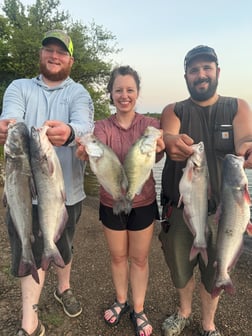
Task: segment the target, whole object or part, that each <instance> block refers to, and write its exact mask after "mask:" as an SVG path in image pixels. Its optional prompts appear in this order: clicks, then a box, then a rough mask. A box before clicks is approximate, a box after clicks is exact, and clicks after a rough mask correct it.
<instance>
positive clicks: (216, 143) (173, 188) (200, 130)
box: [161, 96, 238, 213]
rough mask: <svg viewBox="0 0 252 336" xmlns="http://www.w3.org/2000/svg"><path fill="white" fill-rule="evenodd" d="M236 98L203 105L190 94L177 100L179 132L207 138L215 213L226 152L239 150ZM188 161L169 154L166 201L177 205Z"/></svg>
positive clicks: (197, 138) (165, 171) (211, 203)
mask: <svg viewBox="0 0 252 336" xmlns="http://www.w3.org/2000/svg"><path fill="white" fill-rule="evenodd" d="M237 108H238V102H237V99H236V98H231V97H221V96H220V97H219V99H218V100H217V102H216V103H215V104H213V105H211V106H206V107H202V106H199V105H197V104H195V103H194V102H193V101H192V100H191V99H190V98H189V99H186V100H184V101H181V102H178V103H176V104H175V108H174V112H175V114H176V116H177V117H178V118H179V119H180V123H181V127H180V131H179V133H186V134H188V135H189V136H190V137H191V138H192V139H193V140H194V143H195V144H196V143H199V142H200V141H203V142H204V146H205V152H206V158H207V163H208V169H209V177H210V200H209V212H210V213H214V212H215V210H216V207H217V206H218V204H219V201H220V185H221V167H222V161H223V158H224V156H225V155H226V154H228V153H231V154H234V153H235V148H234V135H233V119H234V117H235V114H236V113H237ZM185 165H186V161H184V162H176V161H172V160H171V159H170V157H169V156H168V155H167V158H166V161H165V165H164V169H163V173H162V195H161V201H162V203H163V204H165V203H167V202H171V204H174V205H175V206H177V204H178V200H179V181H180V179H181V176H182V173H183V171H182V169H183V168H184V167H185Z"/></svg>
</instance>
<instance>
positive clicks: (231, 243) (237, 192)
mask: <svg viewBox="0 0 252 336" xmlns="http://www.w3.org/2000/svg"><path fill="white" fill-rule="evenodd" d="M243 164H244V158H243V157H241V156H235V155H233V154H227V155H226V156H225V159H224V161H223V166H222V186H221V202H220V206H219V208H218V211H217V215H216V220H217V222H218V232H217V251H216V262H215V263H214V264H215V266H216V268H217V269H216V279H215V283H214V288H213V291H212V297H216V296H218V295H219V294H220V292H221V291H222V290H225V291H226V292H227V293H229V294H233V293H234V292H235V288H234V285H233V283H232V280H231V278H230V275H229V272H230V271H231V270H232V268H233V267H234V265H235V264H236V262H237V260H238V259H239V256H240V254H241V252H242V247H243V235H244V232H245V231H246V230H247V232H248V234H250V235H251V234H252V225H251V223H250V203H251V202H250V196H249V192H248V179H247V176H246V174H245V171H244V168H243Z"/></svg>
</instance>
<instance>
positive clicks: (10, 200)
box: [4, 122, 39, 283]
mask: <svg viewBox="0 0 252 336" xmlns="http://www.w3.org/2000/svg"><path fill="white" fill-rule="evenodd" d="M4 155H5V185H4V202H5V205H6V204H8V206H9V209H10V215H11V218H12V221H13V223H14V226H15V228H16V231H17V234H18V236H19V238H20V241H21V244H22V255H21V260H20V265H19V270H18V275H19V276H26V275H28V274H32V277H33V278H34V280H35V281H36V282H37V283H39V276H38V272H37V267H36V264H35V260H34V256H33V253H32V243H33V242H34V236H33V233H32V195H34V194H35V190H34V185H33V179H32V172H31V167H30V151H29V131H28V128H27V126H26V124H25V123H24V122H17V123H13V124H9V127H8V135H7V139H6V142H5V145H4Z"/></svg>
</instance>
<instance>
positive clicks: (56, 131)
mask: <svg viewBox="0 0 252 336" xmlns="http://www.w3.org/2000/svg"><path fill="white" fill-rule="evenodd" d="M39 55H40V59H39V60H40V62H39V65H40V75H38V76H37V77H35V78H32V79H18V80H14V81H13V82H12V83H11V84H10V85H9V87H8V88H7V89H6V92H5V94H4V99H3V112H2V115H1V120H0V143H1V144H4V143H5V141H6V137H7V131H8V125H9V124H10V123H11V122H14V121H16V122H18V121H23V122H25V123H26V125H27V126H28V129H29V130H30V129H31V127H32V126H33V127H35V128H39V127H41V126H43V125H47V126H48V127H49V128H48V130H47V133H46V134H47V136H48V138H49V140H50V142H51V143H52V144H53V145H54V146H55V147H54V148H55V150H56V153H57V155H58V158H59V161H60V163H61V168H62V172H63V178H64V183H65V192H66V202H65V203H66V208H67V212H68V221H67V223H66V225H65V229H64V231H63V233H62V234H61V237H60V239H59V240H58V241H57V243H56V245H57V248H58V250H59V252H60V254H61V256H62V258H63V260H64V263H65V267H64V268H60V267H58V266H56V265H54V266H55V269H56V273H57V279H58V283H57V287H56V289H55V292H54V294H53V295H54V298H55V299H56V300H57V301H58V302H59V303H60V304H61V305H62V307H63V310H64V312H65V313H66V314H67V315H68V316H69V317H76V316H78V315H79V314H80V313H81V312H82V308H81V305H80V303H79V302H78V300H77V299H76V298H75V296H74V294H73V291H72V289H71V287H70V273H71V265H72V256H73V247H72V242H73V237H74V232H75V226H76V224H77V222H78V220H79V218H80V216H81V210H82V201H83V199H84V198H85V192H84V189H83V182H84V181H83V176H84V168H85V165H84V164H83V161H80V160H78V159H77V157H76V156H75V148H76V145H75V135H76V134H78V136H81V135H82V134H84V133H86V132H91V131H92V129H93V118H94V108H93V102H92V99H91V97H90V95H89V93H88V91H87V90H86V89H85V88H84V87H83V86H82V85H81V84H79V83H76V82H75V81H74V80H73V79H71V78H70V77H69V76H70V72H71V68H72V65H73V63H74V58H73V43H72V40H71V38H70V37H69V36H68V35H67V34H66V33H65V32H64V31H62V30H51V31H49V32H47V33H46V34H45V36H44V38H43V40H42V47H41V50H40V54H39ZM48 192H50V190H48ZM24 197H25V196H24ZM51 206H52V207H53V204H52V205H51ZM6 221H7V227H8V233H9V237H10V245H11V252H12V273H13V275H14V276H17V277H18V276H20V272H19V264H20V256H21V254H22V253H21V252H22V250H21V244H20V239H19V237H18V234H17V232H16V230H15V226H14V224H13V220H12V218H11V215H10V212H9V211H8V210H7V216H6ZM39 232H40V230H39V218H38V206H37V204H36V202H34V205H33V233H34V236H35V237H34V238H35V243H33V244H32V251H33V255H34V259H35V261H36V267H37V270H38V276H39V283H37V282H35V280H34V279H33V277H32V275H31V274H30V272H29V271H27V272H26V273H25V274H22V276H21V277H20V281H21V291H22V314H23V316H22V325H21V328H20V329H19V330H18V331H17V333H16V334H15V335H18V336H43V335H45V327H44V326H43V324H42V323H41V321H40V320H39V318H38V303H39V298H40V295H41V291H42V288H43V285H44V280H45V271H44V270H43V269H42V267H41V258H42V253H43V236H42V235H41V234H39Z"/></svg>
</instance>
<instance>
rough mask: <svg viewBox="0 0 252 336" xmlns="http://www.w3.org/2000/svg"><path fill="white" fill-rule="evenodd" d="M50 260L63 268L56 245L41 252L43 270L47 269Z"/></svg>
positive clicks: (62, 261) (63, 264)
mask: <svg viewBox="0 0 252 336" xmlns="http://www.w3.org/2000/svg"><path fill="white" fill-rule="evenodd" d="M51 262H54V264H55V265H56V266H59V267H61V268H64V267H65V266H66V265H65V263H64V260H63V259H62V256H61V254H60V253H59V250H58V249H57V247H56V245H55V248H54V249H51V250H50V251H47V252H46V253H44V254H43V256H42V261H41V267H42V269H43V270H44V271H47V270H48V268H49V266H50V263H51Z"/></svg>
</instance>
